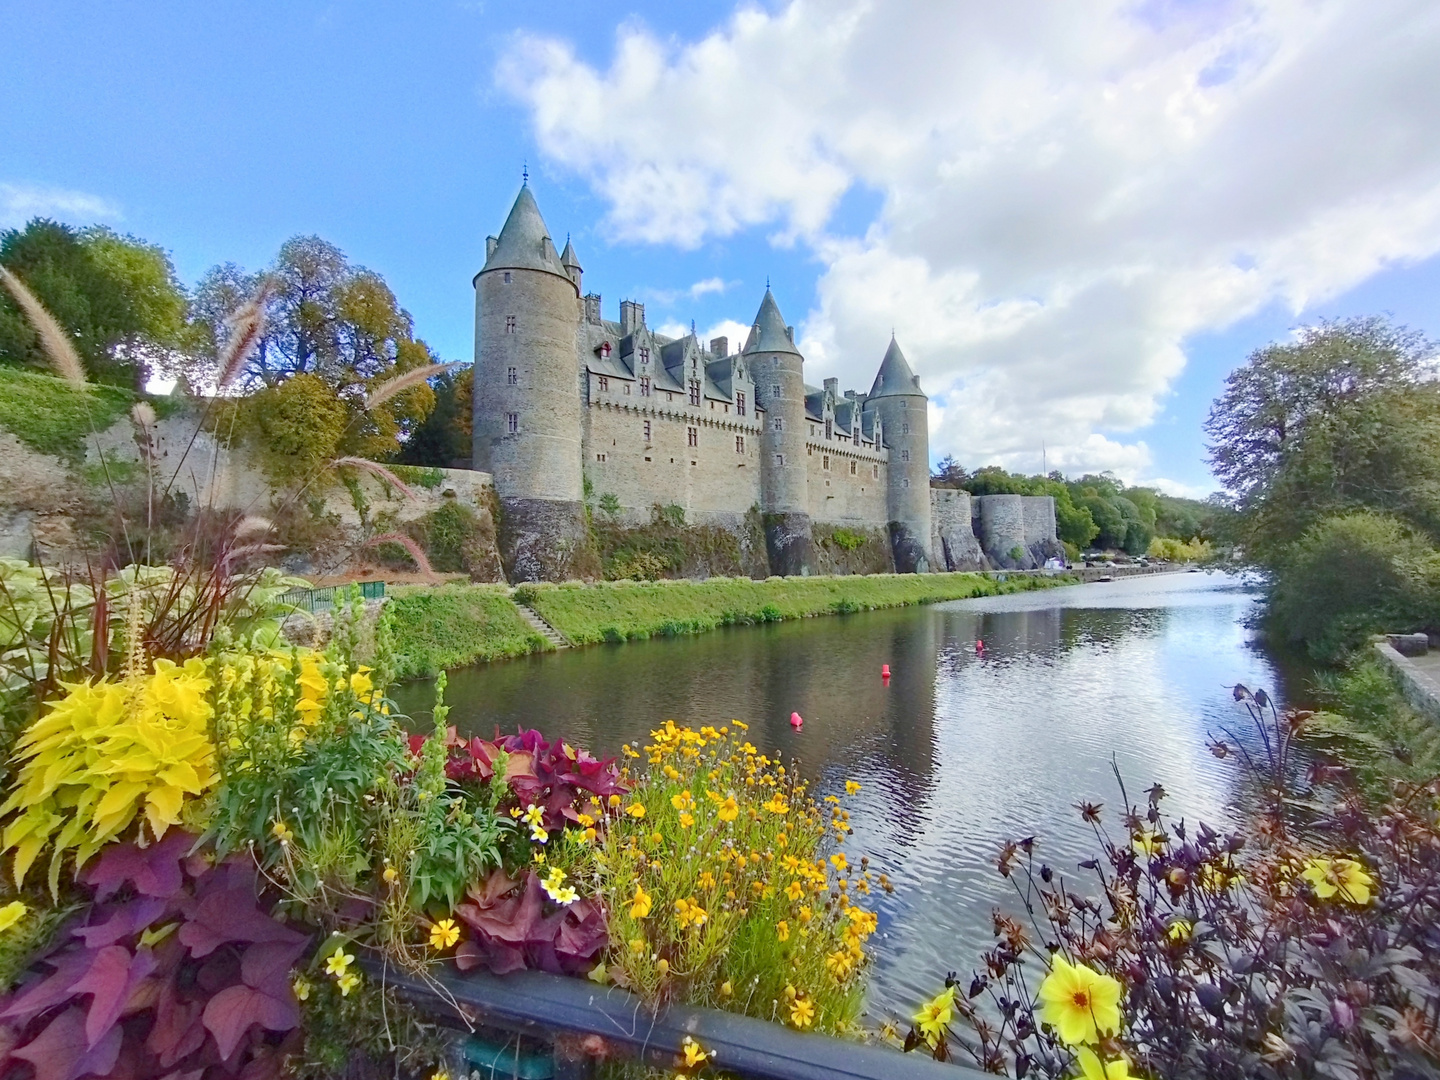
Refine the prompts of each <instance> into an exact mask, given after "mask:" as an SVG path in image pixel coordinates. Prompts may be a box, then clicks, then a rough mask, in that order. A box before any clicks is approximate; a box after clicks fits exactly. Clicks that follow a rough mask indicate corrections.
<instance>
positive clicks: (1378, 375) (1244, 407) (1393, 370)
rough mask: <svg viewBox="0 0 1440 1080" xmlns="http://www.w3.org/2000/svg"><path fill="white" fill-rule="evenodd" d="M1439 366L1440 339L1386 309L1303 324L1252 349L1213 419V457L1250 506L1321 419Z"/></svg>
mask: <svg viewBox="0 0 1440 1080" xmlns="http://www.w3.org/2000/svg"><path fill="white" fill-rule="evenodd" d="M1434 373H1435V346H1434V345H1433V344H1432V343H1431V342H1429V341H1427V340H1426V339H1425V337H1424V335H1422V334H1419V333H1417V332H1415V331H1412V330H1408V329H1406V328H1405V327H1398V326H1394V325H1392V324H1391V323H1390V321H1389V320H1388V319H1385V318H1382V317H1379V316H1370V317H1365V318H1355V319H1346V320H1341V321H1335V322H1324V323H1321V324H1320V325H1319V326H1310V327H1303V328H1302V329H1301V330H1300V333H1299V338H1298V340H1296V341H1294V342H1290V343H1286V344H1273V345H1266V346H1265V347H1264V348H1261V349H1257V350H1256V351H1255V352H1253V353H1251V354H1250V356H1249V358H1248V359H1247V360H1246V362H1245V363H1244V365H1242V366H1241V367H1239V368H1237V369H1236V370H1235V371H1233V372H1232V373H1231V374H1230V376H1229V377H1228V378H1227V379H1226V380H1225V392H1224V393H1223V394H1222V395H1221V396H1220V398H1219V399H1218V400H1217V401H1216V402H1215V404H1214V405H1213V406H1212V407H1211V409H1210V415H1209V416H1208V417H1207V419H1206V421H1205V431H1206V434H1208V435H1209V436H1210V439H1211V443H1210V462H1211V465H1212V466H1213V468H1214V470H1215V475H1216V476H1218V477H1219V478H1220V480H1221V482H1222V483H1223V484H1224V485H1225V486H1226V487H1227V488H1228V489H1229V490H1230V491H1231V492H1232V493H1233V494H1234V495H1235V497H1236V498H1237V500H1238V502H1239V505H1240V508H1241V509H1242V510H1245V509H1247V508H1249V507H1251V506H1253V505H1255V504H1257V503H1258V502H1259V501H1261V500H1263V499H1264V498H1265V497H1266V495H1267V493H1268V491H1269V489H1270V487H1271V485H1272V484H1273V483H1274V482H1275V480H1276V477H1277V476H1278V475H1279V474H1280V472H1281V471H1282V470H1283V469H1284V467H1285V465H1286V463H1287V461H1288V460H1289V459H1290V458H1291V457H1292V456H1293V455H1294V453H1295V452H1296V449H1297V447H1298V446H1300V445H1301V444H1302V443H1303V441H1304V438H1305V436H1306V434H1307V432H1308V431H1309V429H1310V427H1311V426H1312V424H1314V423H1315V422H1316V421H1317V420H1323V419H1324V418H1328V417H1334V416H1335V415H1337V413H1338V412H1340V411H1341V410H1343V409H1344V408H1345V407H1346V406H1349V405H1353V404H1355V403H1356V402H1358V401H1360V400H1361V399H1363V398H1366V397H1368V396H1370V395H1373V394H1376V393H1380V392H1389V391H1397V390H1404V389H1409V388H1413V387H1415V386H1418V385H1419V384H1420V383H1422V382H1423V381H1424V380H1426V379H1428V378H1430V377H1432V376H1433V375H1434Z"/></svg>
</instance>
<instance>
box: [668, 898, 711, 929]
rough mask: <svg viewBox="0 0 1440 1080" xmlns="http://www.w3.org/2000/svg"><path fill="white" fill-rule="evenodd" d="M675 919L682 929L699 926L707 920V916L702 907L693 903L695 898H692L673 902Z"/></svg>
mask: <svg viewBox="0 0 1440 1080" xmlns="http://www.w3.org/2000/svg"><path fill="white" fill-rule="evenodd" d="M675 917H676V918H677V919H678V920H679V922H680V925H681V926H682V927H684V926H701V925H703V924H704V922H705V920H706V919H707V918H709V915H708V914H707V913H706V911H705V909H704V908H703V907H701V906H700V905H699V904H697V903H696V902H695V898H694V897H693V896H692V897H690V898H689V899H688V900H683V899H682V900H676V901H675Z"/></svg>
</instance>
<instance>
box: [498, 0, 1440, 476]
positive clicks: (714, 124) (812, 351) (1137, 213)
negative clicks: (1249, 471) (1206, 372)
mask: <svg viewBox="0 0 1440 1080" xmlns="http://www.w3.org/2000/svg"><path fill="white" fill-rule="evenodd" d="M1437 54H1440V9H1437V8H1436V6H1435V5H1434V3H1433V2H1432V0H1215V2H1213V3H1209V4H1204V5H1194V4H1182V3H1179V2H1177V0H1145V2H1143V3H1140V4H1137V3H1136V2H1134V0H1097V2H1095V3H1089V4H1051V3H1043V2H1041V0H1018V2H1012V3H1008V4H993V3H984V2H980V0H972V2H968V3H964V4H957V3H955V2H954V0H792V2H790V3H788V4H787V5H786V6H784V7H782V8H780V9H778V10H776V11H774V12H773V13H772V12H766V11H761V10H759V9H756V8H752V7H742V8H741V9H739V10H738V11H737V12H736V13H735V14H734V15H733V17H731V19H730V20H729V21H728V22H727V23H726V24H725V25H723V26H722V27H720V28H718V29H716V30H714V31H713V32H711V33H710V34H708V35H707V36H705V37H704V38H703V39H701V40H698V41H693V42H674V41H664V40H661V39H660V38H658V37H656V36H655V35H653V34H652V33H650V32H649V31H647V30H646V29H645V28H644V27H643V26H640V25H638V24H627V25H625V26H622V27H621V28H620V30H619V33H618V39H617V47H616V52H615V55H614V58H613V60H612V62H611V63H610V65H609V66H608V67H606V68H604V69H603V70H602V69H597V68H596V67H593V66H591V65H589V64H587V63H585V62H583V61H582V60H580V59H579V58H578V56H577V55H576V54H575V52H574V50H573V49H572V48H571V47H570V46H569V45H567V44H565V43H563V42H560V41H557V40H554V39H550V38H540V37H535V36H526V37H522V38H520V39H519V40H518V42H517V48H516V49H515V50H512V51H511V52H510V54H509V59H508V60H507V61H506V62H505V63H504V64H503V65H502V68H501V70H500V71H499V73H498V74H499V78H500V81H501V83H502V85H504V86H507V87H509V88H510V89H511V90H512V92H514V93H516V94H517V95H518V96H519V97H520V99H521V100H522V101H523V102H524V103H525V105H526V106H527V107H528V109H529V111H530V115H531V118H532V122H533V125H534V128H535V132H536V135H537V137H538V139H539V141H540V143H541V145H542V147H543V148H544V150H545V152H546V153H547V154H549V155H550V156H552V157H553V158H554V159H556V160H557V161H558V162H560V163H561V164H563V165H565V166H568V167H569V168H571V169H573V170H575V171H576V172H578V173H580V174H582V175H584V176H585V177H586V178H588V180H589V181H590V183H592V184H593V186H594V187H595V189H596V190H597V191H598V192H600V193H601V195H602V196H603V197H604V198H605V199H606V200H607V202H608V204H609V208H610V209H609V215H608V218H607V221H606V227H607V229H608V230H609V231H610V233H611V234H612V235H614V236H616V237H619V238H625V239H631V240H636V239H638V240H643V241H651V242H656V243H669V244H675V245H679V246H682V247H694V246H697V245H699V244H702V243H704V242H706V241H707V240H710V239H712V238H717V237H724V236H728V235H732V234H734V233H737V232H739V231H742V230H747V229H755V228H759V229H762V230H764V232H765V233H766V234H767V235H769V236H770V237H771V239H772V242H776V243H786V244H789V243H800V244H803V245H805V246H807V247H808V248H809V249H810V250H811V251H813V253H814V254H815V256H816V257H817V258H818V260H819V263H820V265H821V268H822V269H821V273H820V277H819V281H818V290H817V291H818V303H817V305H816V307H815V308H814V309H813V310H812V311H810V312H808V313H807V314H806V316H805V318H804V319H803V320H801V322H800V325H799V327H798V330H799V332H800V337H801V344H802V347H803V348H804V350H805V352H806V356H807V359H808V360H809V361H810V363H811V367H812V368H813V369H815V370H814V372H813V375H812V381H818V380H819V378H820V377H821V376H822V375H831V374H833V375H838V376H840V377H841V379H842V381H844V382H845V383H846V384H847V385H868V382H869V380H870V378H871V377H873V374H874V370H875V366H876V364H877V363H878V361H879V358H880V355H881V354H882V352H883V350H884V347H885V343H886V340H887V339H888V336H889V333H890V330H891V328H892V327H894V328H895V330H896V331H897V333H898V335H899V338H900V342H901V344H902V346H903V347H904V349H905V351H906V354H907V355H908V356H909V358H910V360H911V363H912V364H913V366H914V367H915V369H916V371H917V372H918V373H919V375H920V376H921V378H922V380H923V381H924V384H925V386H926V388H927V389H928V390H929V391H930V392H931V394H932V395H933V396H934V397H935V398H936V405H937V407H936V412H937V417H936V424H935V426H934V428H933V431H932V446H933V449H934V450H935V452H936V453H937V455H939V454H944V453H955V454H956V455H957V456H960V457H961V458H962V459H963V460H966V461H969V462H971V463H975V462H978V461H981V460H986V461H989V460H999V461H1011V462H1014V463H1016V464H1021V463H1023V464H1025V466H1026V467H1033V465H1034V463H1035V458H1036V457H1037V456H1038V446H1037V444H1038V443H1039V442H1041V441H1042V440H1043V441H1044V442H1045V443H1046V444H1047V449H1048V453H1049V456H1050V460H1051V461H1052V462H1055V463H1059V464H1061V466H1062V467H1066V468H1075V469H1101V468H1113V469H1114V470H1115V471H1116V472H1117V473H1119V474H1121V475H1127V474H1128V475H1130V476H1132V477H1134V476H1141V475H1144V473H1145V470H1146V469H1148V468H1149V463H1150V451H1149V449H1148V448H1147V447H1146V445H1145V444H1144V443H1143V442H1140V441H1135V442H1131V443H1125V442H1120V441H1116V439H1114V438H1112V437H1110V436H1111V435H1114V434H1116V433H1119V434H1121V435H1123V434H1124V433H1127V432H1134V431H1136V430H1138V429H1142V428H1144V427H1145V426H1146V425H1147V424H1149V423H1150V422H1152V421H1153V420H1154V418H1155V417H1156V415H1157V413H1158V411H1159V408H1160V402H1161V400H1162V398H1163V396H1164V394H1165V392H1166V391H1167V389H1168V388H1169V386H1170V384H1171V383H1172V382H1173V380H1174V379H1175V377H1176V376H1177V375H1178V374H1179V372H1180V371H1181V369H1182V368H1183V366H1184V363H1185V357H1184V353H1183V343H1184V341H1185V340H1186V338H1187V337H1188V336H1189V335H1192V334H1195V333H1198V332H1201V331H1205V330H1210V329H1216V328H1220V327H1223V326H1225V325H1227V324H1229V323H1231V322H1233V321H1234V320H1236V319H1238V318H1241V317H1243V316H1244V315H1246V314H1249V313H1252V312H1254V311H1256V310H1258V309H1259V308H1260V307H1262V306H1263V305H1265V304H1268V303H1272V302H1277V301H1278V302H1281V303H1283V304H1286V305H1288V306H1289V307H1290V309H1291V310H1294V311H1299V310H1301V309H1302V308H1303V307H1305V306H1306V305H1307V304H1312V303H1316V302H1318V301H1321V300H1324V299H1326V298H1328V297H1331V296H1334V295H1336V294H1337V293H1339V292H1341V291H1343V290H1345V289H1346V288H1349V287H1351V286H1353V285H1354V284H1356V283H1357V282H1359V281H1361V280H1363V279H1364V278H1365V277H1367V276H1368V275H1370V274H1373V273H1374V272H1375V271H1376V270H1378V269H1380V268H1382V267H1385V266H1387V265H1391V264H1394V263H1404V262H1409V261H1414V260H1418V259H1422V258H1426V257H1428V256H1430V255H1433V254H1435V253H1436V252H1437V251H1440V109H1436V108H1435V107H1434V103H1435V102H1436V101H1437V100H1440V65H1436V64H1435V63H1434V62H1433V58H1434V57H1435V56H1436V55H1437ZM857 186H864V187H866V188H868V189H872V190H874V191H877V192H879V193H880V194H881V195H882V197H883V198H882V205H881V209H880V211H879V212H878V214H877V216H876V217H875V219H874V220H873V221H871V222H869V223H868V225H866V227H864V228H863V231H862V233H861V234H860V235H842V234H841V233H840V232H839V230H838V229H837V227H836V225H835V223H834V218H835V211H836V208H837V206H838V205H839V201H840V199H841V197H842V196H843V195H844V194H845V193H846V192H847V191H849V190H851V189H852V188H855V187H857ZM782 302H783V290H782ZM743 314H745V315H748V312H745V313H743ZM792 317H793V314H792ZM1099 432H1107V433H1110V435H1101V434H1098V433H1099Z"/></svg>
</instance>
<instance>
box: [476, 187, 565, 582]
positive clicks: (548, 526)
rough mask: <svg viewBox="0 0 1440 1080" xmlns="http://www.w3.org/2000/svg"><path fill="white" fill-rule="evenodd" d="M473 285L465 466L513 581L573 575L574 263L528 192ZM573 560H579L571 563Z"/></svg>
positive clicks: (489, 243) (492, 243)
mask: <svg viewBox="0 0 1440 1080" xmlns="http://www.w3.org/2000/svg"><path fill="white" fill-rule="evenodd" d="M485 249H486V250H485V266H484V268H483V269H482V270H481V271H480V272H479V273H478V274H476V275H475V375H474V378H475V394H474V464H475V468H476V469H479V470H481V471H483V472H488V473H490V474H491V475H492V476H493V477H494V479H495V493H496V495H497V496H498V497H499V499H500V523H499V524H500V529H499V541H500V552H501V556H502V558H503V559H504V562H505V572H506V576H507V577H508V578H509V580H511V581H540V580H558V579H563V578H567V577H574V576H579V574H580V573H581V572H582V570H583V569H584V566H583V562H584V556H585V555H586V554H587V553H588V551H589V547H588V541H587V536H586V529H585V512H584V503H583V499H584V491H583V487H584V479H583V476H582V472H581V456H582V454H581V447H580V429H581V423H580V421H581V413H580V409H581V405H580V388H579V380H580V376H579V365H578V363H577V361H576V352H575V349H576V345H575V340H576V333H577V331H578V328H579V322H580V314H579V312H580V308H579V302H580V301H579V296H580V291H579V287H578V285H577V283H576V279H578V278H579V265H578V264H579V260H578V259H576V258H575V256H574V249H573V248H570V247H567V248H566V250H567V252H569V253H570V259H571V261H572V262H573V263H574V264H575V266H574V268H573V270H567V268H566V267H565V266H564V265H562V263H561V260H560V256H559V254H557V253H556V251H555V245H554V243H553V242H552V241H551V239H550V231H549V230H548V229H547V228H546V227H545V221H544V219H543V218H541V216H540V208H539V207H538V206H536V205H535V197H534V196H533V195H532V194H531V193H530V187H529V184H528V183H527V184H525V185H524V186H522V187H521V188H520V194H519V195H518V196H517V197H516V199H515V205H514V206H513V207H511V209H510V216H509V217H508V218H506V219H505V226H504V228H502V229H501V230H500V236H499V237H498V238H497V237H493V236H492V237H489V238H487V239H486V241H485ZM577 560H578V562H577Z"/></svg>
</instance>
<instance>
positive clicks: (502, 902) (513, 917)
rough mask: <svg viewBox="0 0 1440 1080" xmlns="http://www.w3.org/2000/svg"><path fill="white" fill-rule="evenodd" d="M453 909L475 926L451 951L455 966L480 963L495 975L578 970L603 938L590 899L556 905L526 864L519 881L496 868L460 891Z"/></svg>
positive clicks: (601, 921) (591, 961) (600, 917)
mask: <svg viewBox="0 0 1440 1080" xmlns="http://www.w3.org/2000/svg"><path fill="white" fill-rule="evenodd" d="M466 895H467V896H469V897H470V901H471V902H470V903H466V904H461V905H460V906H459V907H457V908H456V909H455V914H456V915H458V916H459V917H460V918H461V919H463V920H464V921H465V922H466V924H468V925H469V926H470V928H471V929H472V930H474V931H475V936H474V937H473V938H470V939H467V940H466V942H465V943H464V944H463V945H461V946H460V948H459V949H458V950H457V951H456V953H455V963H456V964H457V965H458V966H459V968H460V970H461V971H469V970H470V969H471V968H474V967H478V966H480V965H484V966H485V967H487V968H489V969H490V970H491V971H493V972H495V974H497V975H504V974H507V973H508V972H511V971H523V970H525V969H526V968H538V969H539V970H541V971H549V972H552V973H554V974H557V975H579V974H581V973H583V972H585V971H588V970H589V969H590V968H591V967H593V966H594V965H595V962H596V961H597V960H599V958H600V954H601V953H602V952H604V950H605V946H606V944H607V942H608V941H609V938H608V936H607V934H606V932H605V917H604V914H603V913H602V912H601V910H600V908H599V907H598V906H596V904H595V903H594V902H593V901H591V900H588V899H587V900H577V901H575V902H574V903H573V904H570V905H568V906H565V907H560V906H559V905H556V904H554V903H552V902H551V901H550V900H549V899H548V898H547V897H546V895H545V892H544V890H543V889H542V888H541V887H540V879H539V878H538V877H536V875H535V873H534V872H533V871H529V870H527V871H526V872H525V876H524V877H523V878H522V879H520V880H519V881H516V880H514V879H513V878H511V877H509V876H508V875H507V874H506V873H505V871H503V870H496V871H495V872H494V873H492V874H491V875H490V876H489V878H487V879H486V880H485V881H483V882H479V883H477V884H475V885H472V886H471V887H470V889H469V891H468V893H467V894H466Z"/></svg>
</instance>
